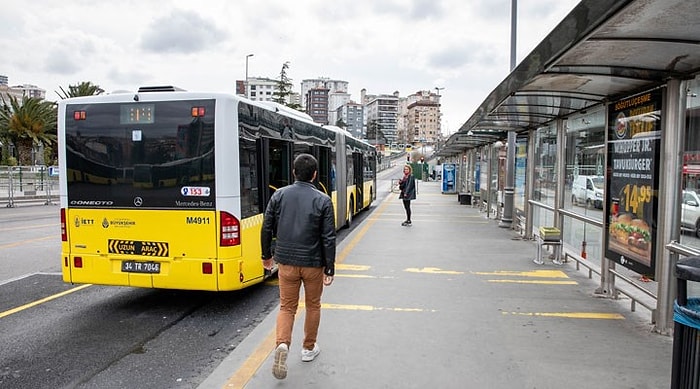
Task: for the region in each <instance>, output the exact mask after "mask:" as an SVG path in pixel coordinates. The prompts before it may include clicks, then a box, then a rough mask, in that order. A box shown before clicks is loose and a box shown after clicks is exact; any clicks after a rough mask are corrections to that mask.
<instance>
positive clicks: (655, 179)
mask: <svg viewBox="0 0 700 389" xmlns="http://www.w3.org/2000/svg"><path fill="white" fill-rule="evenodd" d="M662 102H663V91H662V89H654V90H652V91H648V92H645V93H641V94H637V95H633V96H629V97H626V98H623V99H621V100H617V101H615V102H612V103H611V104H610V105H609V106H608V126H607V131H608V133H607V140H608V141H607V149H608V158H607V162H606V164H607V175H606V185H605V201H606V207H605V219H604V220H605V221H606V222H605V231H606V232H607V233H606V234H605V257H606V258H608V259H610V260H613V261H615V262H617V263H619V264H620V265H622V266H625V267H626V268H628V269H630V270H633V271H635V272H637V273H639V274H642V275H645V276H647V277H649V278H652V279H653V278H654V275H655V272H656V234H657V220H658V213H659V211H658V208H659V205H658V204H659V201H658V193H659V192H658V190H659V169H660V165H661V163H660V154H661V134H662V131H663V128H662V120H661V119H662V114H663V111H662Z"/></svg>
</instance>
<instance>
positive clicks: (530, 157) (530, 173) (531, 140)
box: [524, 129, 535, 239]
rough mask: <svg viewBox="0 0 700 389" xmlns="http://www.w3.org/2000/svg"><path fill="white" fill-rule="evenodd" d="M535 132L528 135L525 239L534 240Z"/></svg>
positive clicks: (529, 132) (531, 131) (532, 130)
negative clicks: (531, 202)
mask: <svg viewBox="0 0 700 389" xmlns="http://www.w3.org/2000/svg"><path fill="white" fill-rule="evenodd" d="M534 160H535V130H534V129H531V130H530V131H528V134H527V161H528V162H527V163H526V165H525V189H526V192H525V236H524V237H525V239H532V225H533V222H532V219H533V218H534V215H533V209H534V208H533V206H532V205H531V204H530V199H531V198H532V195H533V193H534V192H533V185H534V183H535V164H534V163H533V162H532V161H534Z"/></svg>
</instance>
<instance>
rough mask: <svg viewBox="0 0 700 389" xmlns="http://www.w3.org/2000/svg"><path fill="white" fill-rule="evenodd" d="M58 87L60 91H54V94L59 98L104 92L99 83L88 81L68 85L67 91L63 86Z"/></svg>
mask: <svg viewBox="0 0 700 389" xmlns="http://www.w3.org/2000/svg"><path fill="white" fill-rule="evenodd" d="M60 88H61V92H58V91H56V94H57V95H58V97H60V98H61V100H65V99H67V98H70V97H78V96H93V95H101V94H103V93H104V92H105V91H104V89H102V88H100V86H99V85H95V84H93V83H92V82H90V81H83V82H81V83H80V84H78V85H69V86H68V92H66V90H65V89H63V87H60Z"/></svg>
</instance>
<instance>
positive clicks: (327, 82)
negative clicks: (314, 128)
mask: <svg viewBox="0 0 700 389" xmlns="http://www.w3.org/2000/svg"><path fill="white" fill-rule="evenodd" d="M348 85H349V84H348V82H347V81H342V80H331V79H330V78H325V77H319V78H315V79H306V80H303V81H302V82H301V96H302V102H301V106H302V107H303V108H304V109H306V112H307V113H309V115H311V116H312V117H315V116H314V115H313V114H311V112H310V109H309V104H315V105H316V107H311V110H318V108H319V107H318V105H319V104H321V101H319V98H320V97H321V96H322V93H321V94H319V93H316V94H314V95H313V98H314V99H315V100H314V101H311V100H309V99H308V96H309V91H310V90H312V89H317V90H325V89H327V90H328V92H327V93H326V95H327V102H326V105H327V109H328V113H327V115H328V117H327V118H326V120H325V121H320V117H319V121H318V122H319V123H329V124H335V123H336V122H337V121H338V116H337V113H338V108H340V107H341V106H342V105H344V104H346V103H348V102H349V101H350V94H349V93H348ZM319 115H320V114H319ZM314 120H316V119H314Z"/></svg>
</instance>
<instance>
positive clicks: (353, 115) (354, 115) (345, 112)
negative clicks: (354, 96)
mask: <svg viewBox="0 0 700 389" xmlns="http://www.w3.org/2000/svg"><path fill="white" fill-rule="evenodd" d="M336 115H337V116H338V119H340V120H342V122H343V123H344V124H345V126H346V127H345V129H346V130H347V131H349V132H350V133H351V134H352V135H353V136H354V137H357V138H360V139H364V138H366V133H365V131H364V116H365V115H364V107H363V106H362V104H359V103H356V102H354V101H350V102H348V103H346V104H344V105H342V106H340V107H339V108H338V109H337V110H336Z"/></svg>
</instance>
